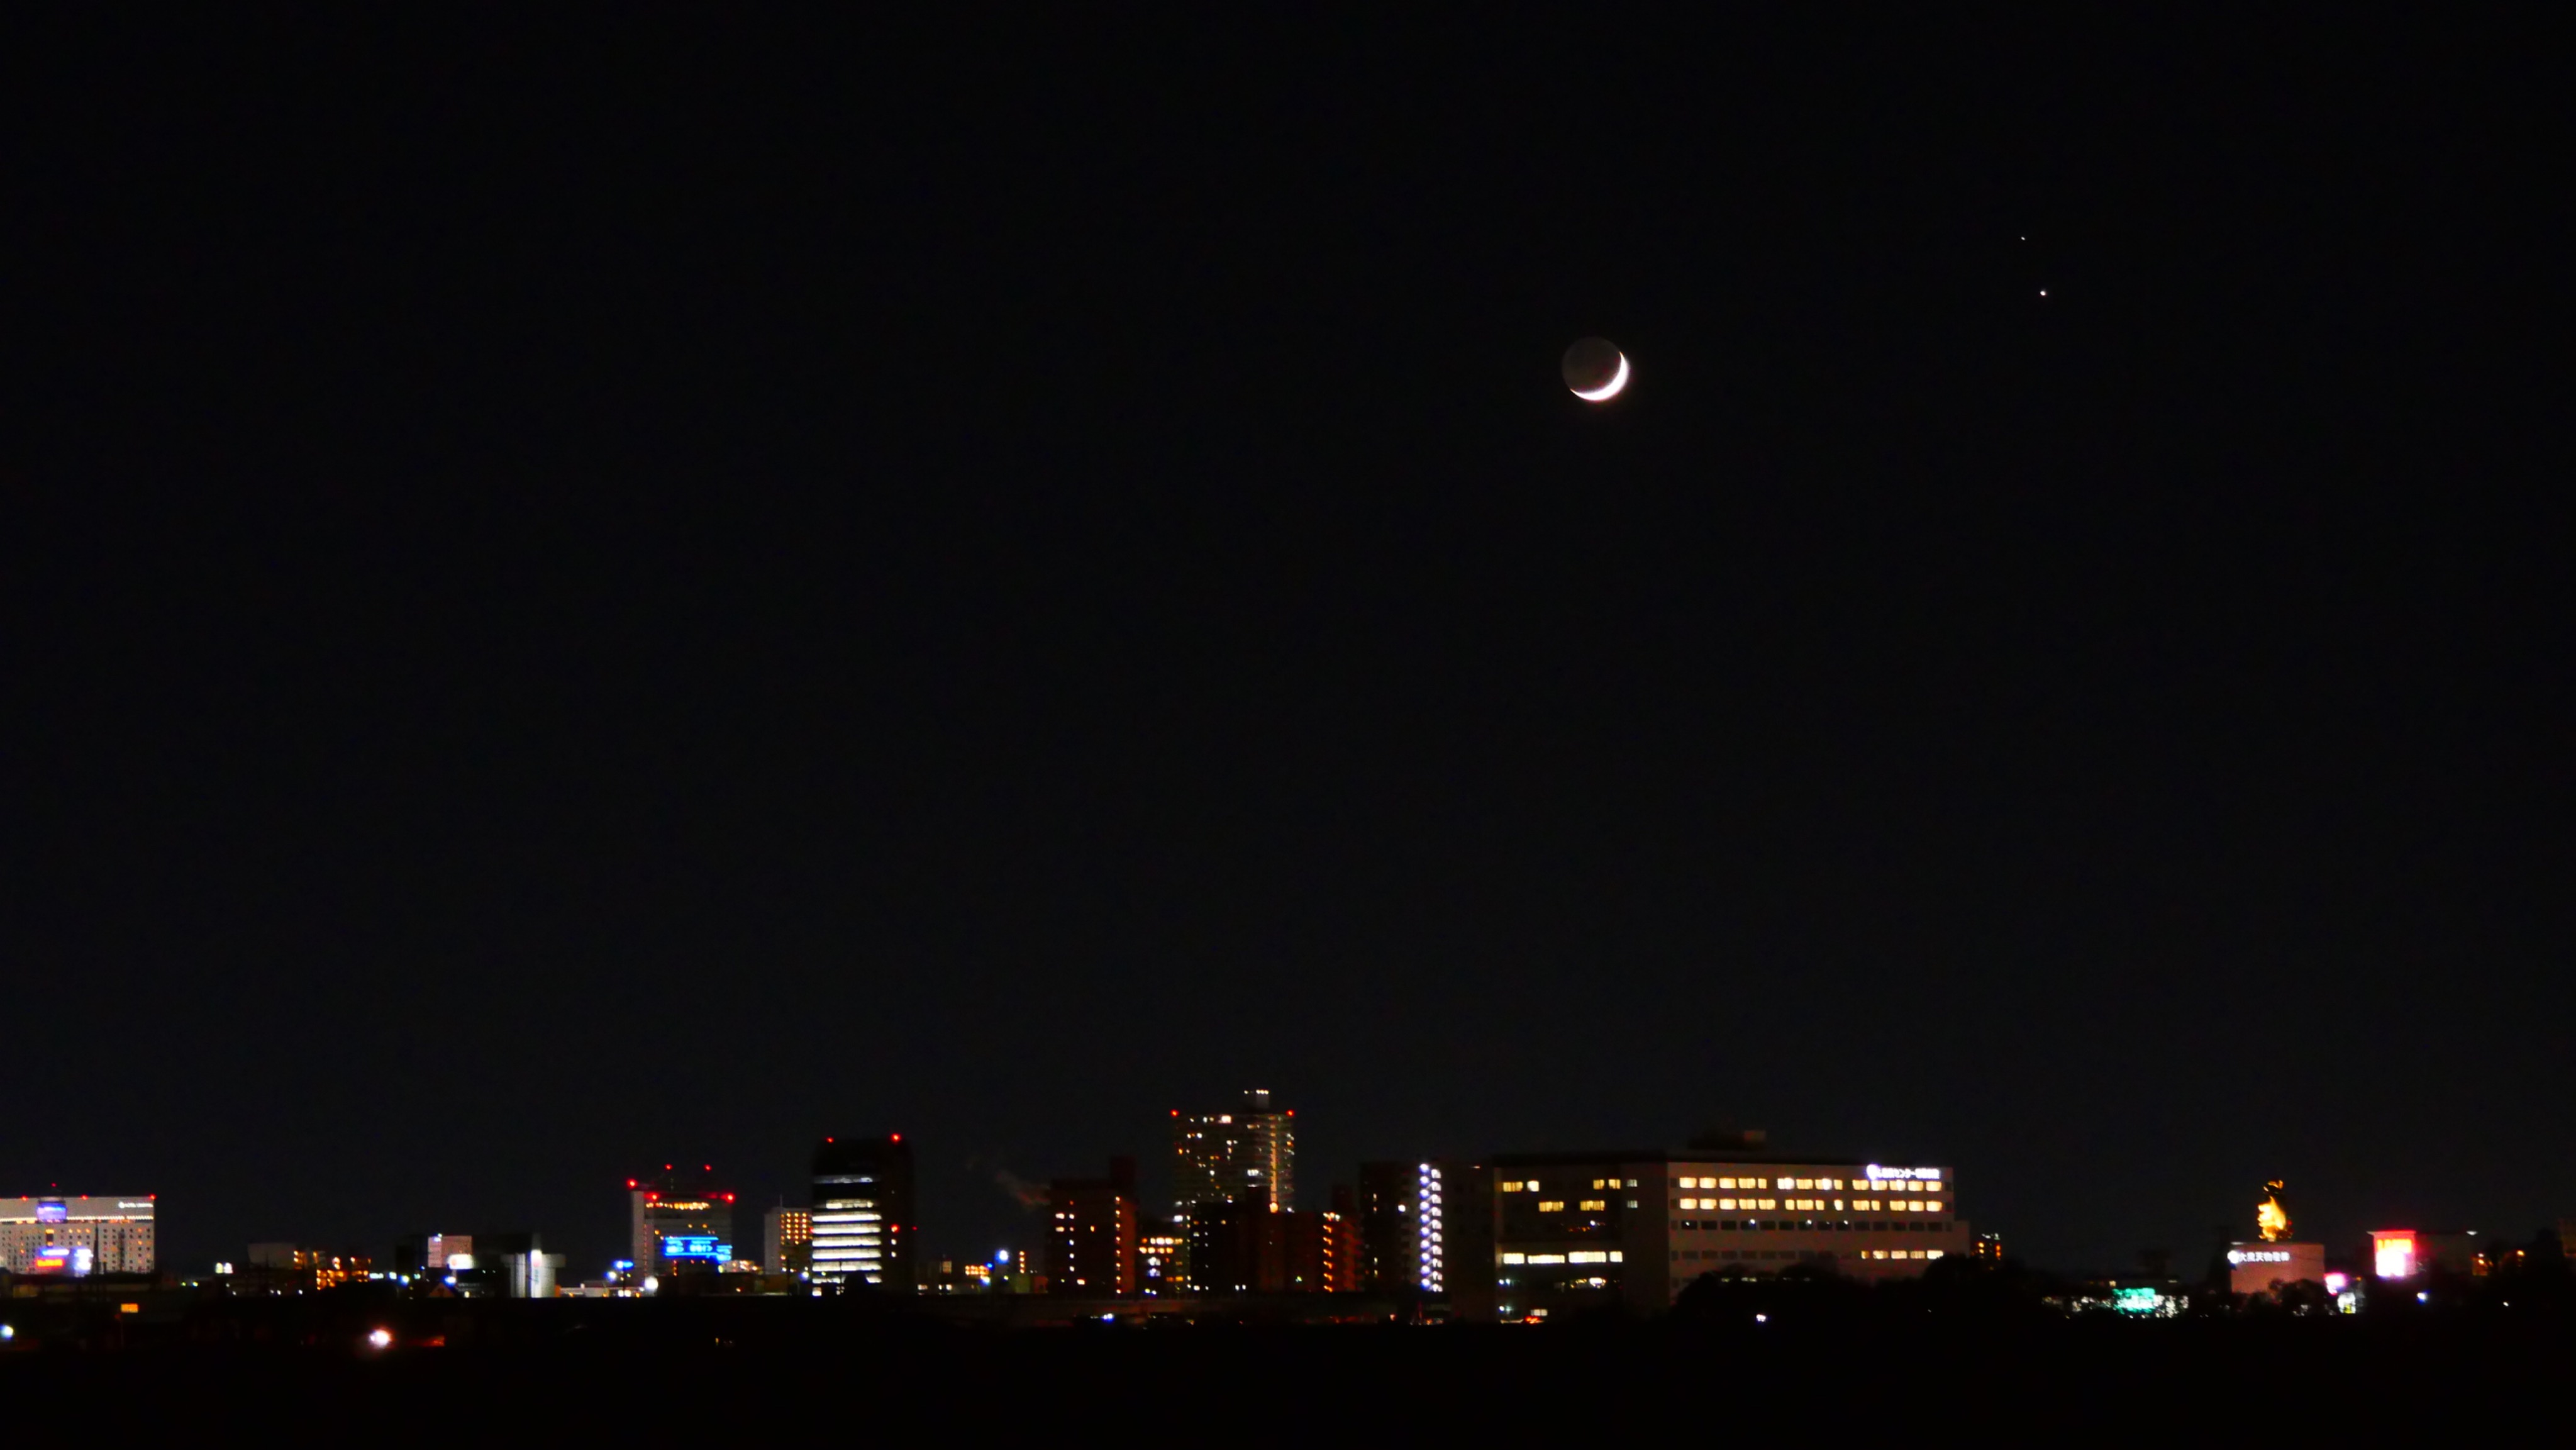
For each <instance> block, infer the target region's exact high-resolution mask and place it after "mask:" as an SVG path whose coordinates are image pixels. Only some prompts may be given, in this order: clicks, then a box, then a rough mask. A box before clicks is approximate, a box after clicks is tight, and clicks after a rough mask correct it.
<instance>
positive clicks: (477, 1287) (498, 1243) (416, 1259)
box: [252, 1233, 564, 1299]
mask: <svg viewBox="0 0 2576 1450" xmlns="http://www.w3.org/2000/svg"><path fill="white" fill-rule="evenodd" d="M252 1250H253V1255H254V1257H256V1254H257V1250H258V1245H256V1244H254V1245H252ZM563 1265H564V1256H563V1255H561V1254H550V1253H547V1252H546V1251H545V1244H544V1242H543V1240H542V1239H540V1238H539V1236H538V1235H536V1234H533V1233H481V1234H448V1233H416V1234H406V1235H404V1236H403V1237H402V1238H400V1239H397V1240H395V1242H394V1269H395V1271H396V1272H397V1273H402V1274H410V1275H416V1276H421V1277H426V1278H430V1279H433V1280H437V1281H440V1282H441V1283H443V1284H444V1285H445V1286H446V1287H448V1288H451V1289H453V1290H454V1291H455V1292H456V1293H457V1294H458V1295H459V1296H460V1297H463V1298H468V1299H552V1298H554V1297H555V1296H556V1290H557V1285H558V1282H559V1281H560V1279H561V1278H562V1272H563Z"/></svg>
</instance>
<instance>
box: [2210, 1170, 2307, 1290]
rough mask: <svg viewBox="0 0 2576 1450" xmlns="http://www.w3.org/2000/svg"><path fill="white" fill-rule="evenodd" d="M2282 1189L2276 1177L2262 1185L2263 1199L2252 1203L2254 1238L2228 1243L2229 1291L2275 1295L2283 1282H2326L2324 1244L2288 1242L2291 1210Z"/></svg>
mask: <svg viewBox="0 0 2576 1450" xmlns="http://www.w3.org/2000/svg"><path fill="white" fill-rule="evenodd" d="M2281 1192H2282V1184H2281V1180H2279V1179H2277V1178H2275V1179H2273V1180H2272V1181H2271V1182H2269V1183H2266V1184H2264V1185H2263V1201H2262V1202H2260V1203H2258V1204H2256V1205H2254V1230H2255V1234H2256V1241H2255V1242H2253V1243H2250V1244H2231V1245H2229V1246H2228V1249H2227V1288H2228V1291H2229V1292H2231V1293H2236V1294H2278V1293H2279V1292H2280V1291H2281V1287H2282V1286H2283V1285H2285V1284H2296V1283H2301V1282H2303V1281H2314V1282H2317V1283H2323V1282H2324V1281H2325V1277H2326V1246H2325V1245H2323V1244H2299V1243H2292V1242H2290V1210H2289V1206H2288V1205H2287V1204H2285V1203H2283V1202H2282V1201H2281Z"/></svg>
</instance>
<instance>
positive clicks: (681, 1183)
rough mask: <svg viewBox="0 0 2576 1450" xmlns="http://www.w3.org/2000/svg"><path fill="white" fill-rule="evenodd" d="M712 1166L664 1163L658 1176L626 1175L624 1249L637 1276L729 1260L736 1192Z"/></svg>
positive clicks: (703, 1268) (696, 1269)
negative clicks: (719, 1180) (696, 1169)
mask: <svg viewBox="0 0 2576 1450" xmlns="http://www.w3.org/2000/svg"><path fill="white" fill-rule="evenodd" d="M714 1172H715V1170H714V1169H713V1168H708V1169H707V1170H705V1171H704V1172H700V1173H692V1172H689V1171H688V1170H686V1169H681V1168H673V1167H672V1166H671V1165H670V1164H668V1163H665V1164H663V1165H662V1176H661V1177H658V1178H629V1179H627V1180H626V1214H627V1245H628V1249H627V1251H628V1252H629V1253H630V1254H632V1255H633V1256H634V1259H635V1272H636V1273H638V1274H641V1275H651V1276H660V1275H665V1274H683V1273H706V1272H713V1271H715V1270H718V1269H721V1268H723V1267H724V1266H725V1265H727V1264H730V1263H732V1262H733V1247H734V1244H733V1199H734V1196H733V1195H732V1194H731V1193H729V1192H726V1191H725V1190H723V1189H720V1188H718V1187H716V1186H715V1179H714Z"/></svg>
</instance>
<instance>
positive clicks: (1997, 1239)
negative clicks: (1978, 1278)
mask: <svg viewBox="0 0 2576 1450" xmlns="http://www.w3.org/2000/svg"><path fill="white" fill-rule="evenodd" d="M1968 1254H1969V1256H1970V1257H1972V1258H1977V1259H1982V1260H1984V1261H1986V1262H1988V1263H1994V1264H2000V1263H2002V1262H2003V1261H2004V1236H2003V1235H2002V1234H1978V1235H1977V1236H1976V1237H1974V1238H1972V1239H1970V1240H1969V1241H1968Z"/></svg>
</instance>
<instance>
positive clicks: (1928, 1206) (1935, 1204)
mask: <svg viewBox="0 0 2576 1450" xmlns="http://www.w3.org/2000/svg"><path fill="white" fill-rule="evenodd" d="M1923 1211H1924V1212H1925V1213H1939V1212H1940V1211H1941V1200H1939V1199H1937V1198H1935V1199H1932V1200H1930V1201H1929V1202H1927V1203H1925V1204H1924V1205H1923Z"/></svg>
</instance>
